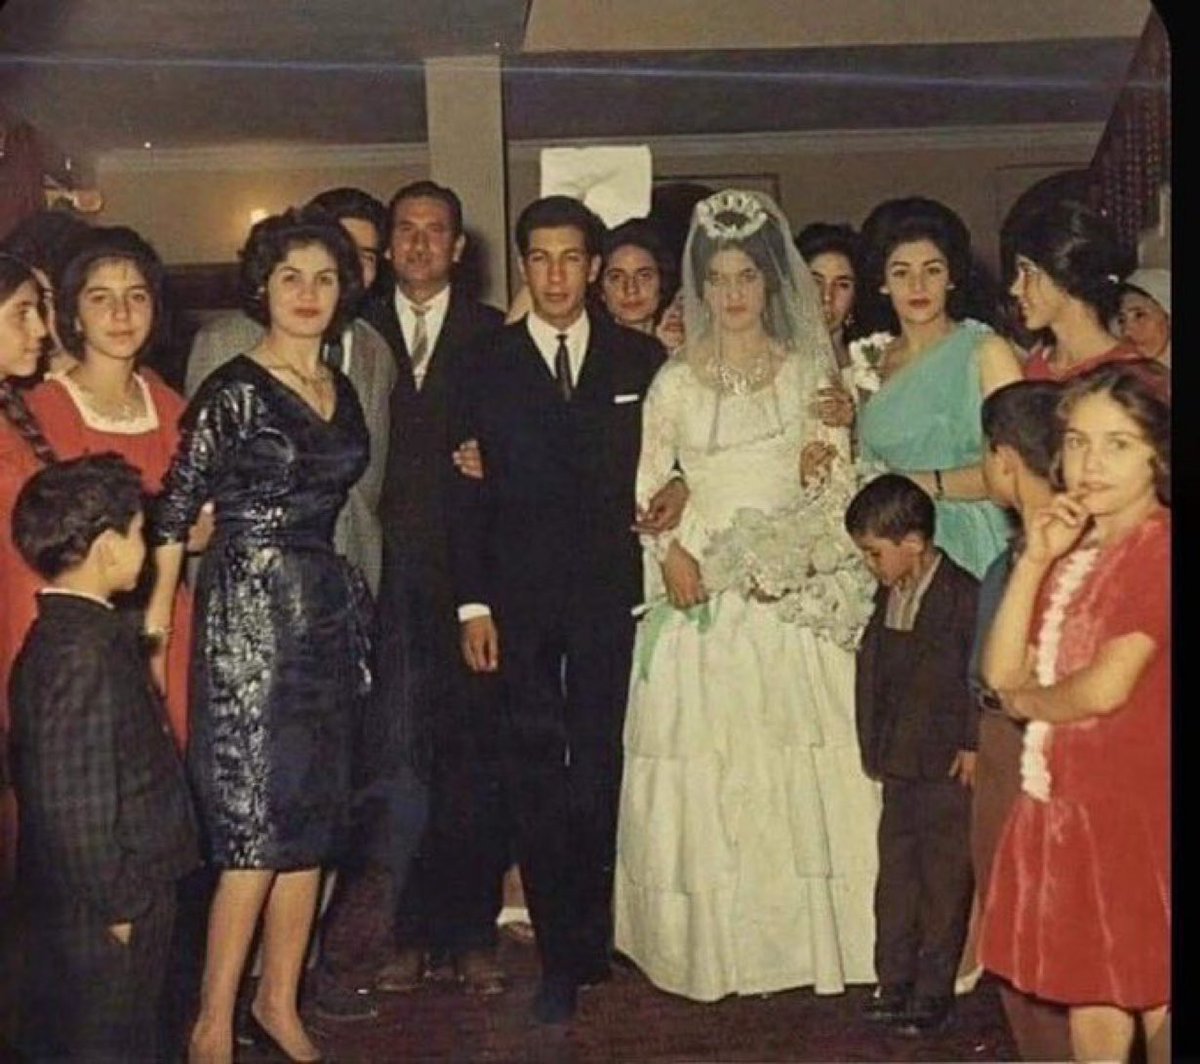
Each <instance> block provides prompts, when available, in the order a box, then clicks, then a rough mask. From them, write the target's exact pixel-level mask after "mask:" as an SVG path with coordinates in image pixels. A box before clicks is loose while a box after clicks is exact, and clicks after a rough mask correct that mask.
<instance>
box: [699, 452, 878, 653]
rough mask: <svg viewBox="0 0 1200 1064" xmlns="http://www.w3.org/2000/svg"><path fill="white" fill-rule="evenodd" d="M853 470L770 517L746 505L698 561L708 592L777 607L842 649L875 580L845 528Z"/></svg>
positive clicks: (856, 631)
mask: <svg viewBox="0 0 1200 1064" xmlns="http://www.w3.org/2000/svg"><path fill="white" fill-rule="evenodd" d="M856 483H857V476H856V474H855V472H854V470H852V469H850V468H848V467H847V468H846V469H845V470H844V472H843V473H842V475H841V476H840V477H835V478H833V479H830V480H828V481H825V482H824V483H822V484H819V485H817V486H814V487H810V488H806V489H805V491H804V496H803V498H802V499H801V501H800V503H799V504H798V505H796V506H793V507H789V508H788V509H785V510H779V511H776V512H774V513H769V514H768V513H764V512H763V511H761V510H756V509H750V508H743V509H741V510H739V511H738V512H737V513H736V514H735V515H734V519H733V522H732V523H731V524H730V525H729V526H728V527H727V528H725V529H723V530H722V531H720V532H718V533H717V534H716V535H715V536H714V537H713V538H712V540H711V541H710V543H709V545H708V548H707V550H706V551H705V554H704V558H703V561H702V563H701V564H702V568H703V571H704V581H705V584H706V586H707V587H708V588H709V590H710V591H722V590H735V591H737V592H739V593H740V594H742V595H744V596H745V597H747V598H757V599H760V600H768V601H772V602H777V603H778V606H779V615H780V616H781V617H782V618H783V619H784V620H786V621H788V622H789V623H792V624H799V625H803V626H804V627H806V628H809V629H811V630H812V631H813V633H814V634H816V635H817V636H819V637H821V638H824V639H828V640H831V641H832V642H834V643H836V644H837V645H838V646H840V647H842V648H844V649H846V650H851V651H852V650H854V649H856V648H857V646H858V642H859V639H860V638H861V636H862V631H863V628H864V627H866V623H867V621H868V620H870V617H871V612H872V610H873V608H874V596H875V581H874V579H873V578H872V576H871V574H870V573H869V572H868V571H867V568H866V565H865V564H864V563H863V560H862V557H861V555H860V554H859V552H858V548H857V547H855V545H854V541H853V540H852V539H851V538H850V537H849V535H848V534H847V533H846V530H845V528H844V527H843V524H842V515H843V514H844V513H845V509H846V503H847V502H848V500H849V497H850V495H851V494H852V493H853V488H854V486H855V484H856Z"/></svg>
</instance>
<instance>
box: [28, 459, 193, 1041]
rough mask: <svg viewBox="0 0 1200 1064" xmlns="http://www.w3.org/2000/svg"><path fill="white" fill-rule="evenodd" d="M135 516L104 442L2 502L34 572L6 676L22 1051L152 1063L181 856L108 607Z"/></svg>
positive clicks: (182, 819)
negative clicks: (31, 611)
mask: <svg viewBox="0 0 1200 1064" xmlns="http://www.w3.org/2000/svg"><path fill="white" fill-rule="evenodd" d="M142 521H143V517H142V486H141V477H140V475H139V474H138V472H137V470H136V469H134V468H133V467H132V466H131V465H129V464H128V463H126V462H125V461H124V460H122V459H121V458H119V457H117V456H116V455H112V454H110V455H98V456H87V457H84V458H79V459H76V460H75V461H71V462H63V463H60V464H57V465H52V466H48V467H47V468H46V469H43V470H42V471H41V472H39V473H38V474H37V475H36V476H34V477H33V478H32V479H31V480H30V481H29V483H28V484H26V485H25V487H24V488H23V489H22V491H21V493H20V495H19V496H18V498H17V502H16V506H15V508H14V510H13V538H14V540H15V541H16V544H17V548H18V549H19V550H20V552H21V554H22V556H23V557H24V558H25V560H26V561H27V562H28V563H29V564H30V565H31V566H32V567H33V568H34V569H35V570H36V571H37V572H39V573H41V574H42V575H43V576H44V577H46V579H47V580H48V581H49V583H50V586H49V587H47V588H46V589H45V590H44V591H42V592H41V593H40V594H39V597H38V618H37V620H36V621H35V622H34V625H33V627H32V628H31V629H30V632H29V635H28V636H27V637H26V640H25V645H24V646H23V647H22V649H21V652H20V654H19V655H18V657H17V660H16V664H15V665H14V667H13V673H12V678H11V681H10V691H11V701H12V712H13V755H14V758H13V759H14V763H15V780H16V790H17V800H18V803H19V809H20V842H19V848H18V862H19V864H18V878H19V882H20V884H21V887H22V890H23V892H24V894H25V895H26V897H27V898H28V907H29V922H30V931H31V942H30V945H31V947H32V948H31V949H30V952H29V962H28V971H27V973H26V984H27V985H26V992H25V995H24V1000H25V1007H24V1013H25V1014H24V1022H23V1025H22V1042H23V1048H24V1049H25V1050H26V1051H27V1052H28V1054H29V1056H30V1058H31V1059H34V1060H42V1059H45V1058H53V1059H55V1060H58V1059H68V1060H78V1061H87V1062H88V1064H92V1062H96V1061H145V1060H154V1059H156V1049H157V1047H156V1045H155V1042H156V1027H157V1008H158V1004H159V998H160V996H161V991H162V983H163V976H164V970H165V966H166V961H167V954H168V949H169V945H170V938H171V927H172V923H173V919H174V913H175V882H176V880H177V879H178V878H179V877H180V876H182V875H183V874H184V873H186V872H188V871H190V870H191V869H192V868H193V867H194V866H195V864H196V862H197V851H196V839H195V829H194V825H193V820H192V813H191V805H190V798H189V795H188V791H187V785H186V783H185V782H184V775H183V767H182V765H181V764H180V762H179V758H178V756H177V755H176V753H175V747H174V743H173V742H172V739H171V733H170V731H169V729H168V727H167V722H166V717H165V714H164V710H163V705H162V700H161V697H160V695H159V693H158V692H157V691H156V690H155V688H154V686H153V683H152V681H151V679H150V672H149V669H148V666H147V662H146V657H145V655H144V653H143V650H142V648H141V646H140V645H139V633H138V632H137V631H136V630H132V629H130V628H129V627H128V625H127V623H126V621H125V620H124V619H123V618H124V617H125V616H126V615H125V614H123V613H118V612H116V611H115V610H114V609H113V607H112V605H111V603H110V600H111V599H112V597H113V596H114V595H116V594H119V593H120V592H123V591H129V590H131V589H132V588H133V587H134V585H135V584H136V583H137V579H138V574H139V572H140V571H141V568H142V563H143V561H144V560H145V556H146V547H145V544H144V542H143V540H142ZM143 634H144V635H148V634H149V633H143Z"/></svg>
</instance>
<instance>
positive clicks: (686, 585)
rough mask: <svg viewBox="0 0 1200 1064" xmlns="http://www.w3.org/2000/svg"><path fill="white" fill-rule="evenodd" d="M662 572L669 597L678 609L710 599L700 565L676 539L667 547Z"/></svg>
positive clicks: (684, 608)
mask: <svg viewBox="0 0 1200 1064" xmlns="http://www.w3.org/2000/svg"><path fill="white" fill-rule="evenodd" d="M662 574H663V583H664V584H666V585H667V598H668V599H669V600H670V602H671V605H672V606H674V607H675V608H676V609H677V610H686V609H690V608H691V607H692V606H698V605H700V603H702V602H707V601H708V592H707V591H706V590H705V589H704V581H703V580H701V579H700V565H699V564H698V563H697V561H696V559H695V558H693V557H692V556H691V555H690V554H689V553H688V552H687V551H686V550H684V549H683V548H682V547H681V546H680V545H679V544H678V543H677V542H675V541H672V543H671V546H670V547H668V548H667V556H666V557H665V558H664V559H663V561H662Z"/></svg>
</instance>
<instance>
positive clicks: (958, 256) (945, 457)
mask: <svg viewBox="0 0 1200 1064" xmlns="http://www.w3.org/2000/svg"><path fill="white" fill-rule="evenodd" d="M862 235H863V240H864V243H865V245H866V249H867V253H866V263H865V270H864V274H865V278H864V280H865V284H864V286H863V287H864V289H865V291H867V292H877V293H878V294H879V295H880V296H881V297H882V302H883V303H884V307H883V309H884V310H885V311H887V312H888V316H889V317H890V318H891V324H892V328H891V330H890V331H889V332H887V333H875V334H873V335H871V336H868V337H866V338H865V339H863V340H860V341H857V342H856V343H855V344H853V345H852V346H851V359H852V363H853V364H854V367H855V369H856V371H857V372H856V378H855V379H856V382H857V383H858V385H859V386H860V387H861V388H865V389H868V390H871V391H872V392H873V394H872V395H871V396H870V398H869V399H868V400H867V401H866V402H865V403H864V404H863V405H862V408H861V409H860V410H859V413H858V426H857V431H858V441H859V447H860V455H861V457H862V458H863V459H864V460H865V461H866V462H868V463H873V464H876V465H882V466H885V467H886V468H887V469H888V470H889V471H891V472H895V473H903V474H904V475H905V476H907V477H909V478H910V479H912V480H913V481H915V482H916V483H917V484H918V485H919V486H920V487H921V488H922V489H923V490H924V491H926V492H928V493H929V495H930V496H932V498H933V500H934V502H935V504H936V507H937V534H936V538H935V541H936V543H937V545H938V546H939V547H941V548H942V549H943V550H944V551H946V553H947V554H949V555H950V556H951V557H952V558H953V559H954V560H955V561H956V562H958V563H959V564H960V565H961V566H963V567H964V568H965V569H967V570H969V571H970V572H972V573H974V574H975V575H976V576H982V575H983V573H984V570H986V569H987V567H988V565H989V564H990V563H991V562H992V560H993V559H994V558H995V557H996V555H998V554H999V553H1000V551H1001V550H1002V549H1003V548H1004V545H1005V543H1006V541H1007V537H1008V532H1007V524H1006V521H1005V518H1004V514H1003V512H1002V511H1001V510H1000V509H999V508H998V507H996V506H995V505H993V504H992V503H990V502H988V501H987V492H986V490H985V488H984V483H983V471H982V465H981V462H982V458H983V433H982V429H981V427H980V421H979V408H980V404H981V403H982V402H983V399H984V397H985V396H987V395H988V394H990V393H991V392H993V391H995V390H996V389H997V388H999V387H1001V386H1002V385H1005V384H1009V383H1011V382H1013V381H1017V380H1020V379H1021V365H1020V362H1019V361H1018V360H1017V356H1016V352H1015V351H1014V350H1013V348H1012V347H1011V346H1010V345H1009V344H1008V342H1007V341H1006V340H1004V339H1003V338H1001V337H1000V336H998V335H997V334H996V333H994V332H992V330H991V329H990V328H989V327H988V326H987V325H984V324H982V323H981V322H978V321H975V320H974V319H972V318H963V317H961V313H962V309H963V306H964V304H965V300H966V298H967V297H968V295H969V292H968V289H969V285H970V278H971V265H970V263H971V259H970V236H969V234H968V233H967V228H966V226H965V225H964V224H963V222H962V219H960V218H959V217H958V215H956V214H955V213H954V212H953V211H952V210H950V209H949V208H948V207H946V206H944V205H943V204H941V203H938V202H936V201H935V200H930V199H924V198H921V197H909V198H906V199H896V200H888V201H887V202H885V203H882V204H880V205H879V206H878V207H876V208H875V209H874V210H873V211H872V212H871V214H870V215H869V216H868V217H867V220H866V222H864V224H863V230H862Z"/></svg>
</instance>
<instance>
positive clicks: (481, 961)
mask: <svg viewBox="0 0 1200 1064" xmlns="http://www.w3.org/2000/svg"><path fill="white" fill-rule="evenodd" d="M454 971H455V975H456V976H457V977H458V981H459V983H461V984H462V988H463V990H465V991H466V992H467V993H468V994H473V995H475V996H476V997H494V996H495V995H496V994H503V993H504V990H505V987H506V986H507V985H508V984H507V980H506V979H505V978H504V971H503V970H502V969H501V967H500V965H499V964H498V963H496V958H495V956H494V955H493V954H492V953H491V952H490V951H488V950H482V949H469V950H467V951H466V952H465V953H462V954H460V955H459V956H458V957H456V958H455V959H454Z"/></svg>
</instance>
